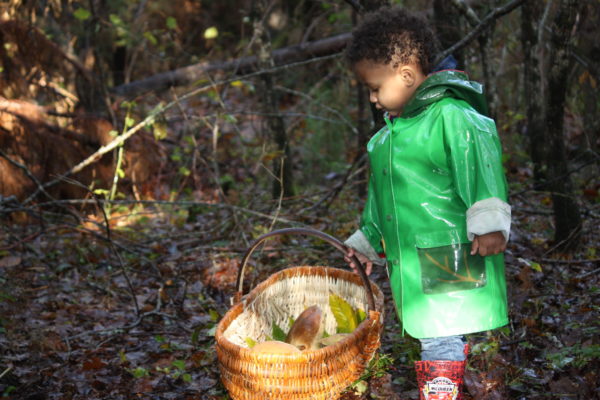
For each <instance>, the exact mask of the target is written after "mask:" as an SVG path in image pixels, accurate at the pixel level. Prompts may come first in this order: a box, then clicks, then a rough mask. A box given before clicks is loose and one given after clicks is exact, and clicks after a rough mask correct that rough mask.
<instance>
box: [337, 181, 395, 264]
mask: <svg viewBox="0 0 600 400" xmlns="http://www.w3.org/2000/svg"><path fill="white" fill-rule="evenodd" d="M372 182H373V179H372V177H371V179H369V191H368V195H367V202H366V204H365V208H364V210H363V213H362V218H361V223H360V229H358V230H357V231H356V232H354V234H352V236H350V237H349V238H348V239H347V240H346V241H345V244H346V245H347V246H350V247H352V248H354V249H356V250H358V251H360V252H361V253H363V254H364V255H365V256H367V258H369V259H370V260H371V261H372V262H373V263H375V264H378V265H383V264H385V258H383V254H384V249H383V246H382V244H381V240H382V236H381V230H380V229H379V215H378V213H377V206H376V204H375V194H374V190H373V183H372Z"/></svg>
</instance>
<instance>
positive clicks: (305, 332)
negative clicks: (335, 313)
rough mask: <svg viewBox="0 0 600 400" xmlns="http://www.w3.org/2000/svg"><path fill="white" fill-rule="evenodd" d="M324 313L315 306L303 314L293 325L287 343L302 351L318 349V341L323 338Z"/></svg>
mask: <svg viewBox="0 0 600 400" xmlns="http://www.w3.org/2000/svg"><path fill="white" fill-rule="evenodd" d="M323 322H324V321H323V311H321V309H320V308H319V307H318V306H316V305H314V306H311V307H308V308H307V309H306V310H304V311H303V312H302V314H300V315H299V316H298V318H297V319H296V321H295V322H294V323H293V325H292V327H291V328H290V331H289V333H288V334H287V337H286V339H285V341H286V342H287V343H289V344H292V345H294V346H296V347H298V348H299V349H300V350H314V349H318V348H319V346H318V344H317V342H318V340H319V339H320V338H321V337H322V336H323V329H324V324H323Z"/></svg>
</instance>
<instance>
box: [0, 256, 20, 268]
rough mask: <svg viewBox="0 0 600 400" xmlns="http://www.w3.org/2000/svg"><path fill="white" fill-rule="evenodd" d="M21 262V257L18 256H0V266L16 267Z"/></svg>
mask: <svg viewBox="0 0 600 400" xmlns="http://www.w3.org/2000/svg"><path fill="white" fill-rule="evenodd" d="M19 264H21V257H19V256H6V257H2V258H0V268H10V267H16V266H17V265H19Z"/></svg>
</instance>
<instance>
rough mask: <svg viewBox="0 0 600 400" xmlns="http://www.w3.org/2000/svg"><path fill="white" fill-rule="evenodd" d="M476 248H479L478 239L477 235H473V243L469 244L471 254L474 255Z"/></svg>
mask: <svg viewBox="0 0 600 400" xmlns="http://www.w3.org/2000/svg"><path fill="white" fill-rule="evenodd" d="M478 250H479V239H478V238H477V236H475V238H474V239H473V244H472V245H471V255H472V256H474V255H475V254H477V251H478Z"/></svg>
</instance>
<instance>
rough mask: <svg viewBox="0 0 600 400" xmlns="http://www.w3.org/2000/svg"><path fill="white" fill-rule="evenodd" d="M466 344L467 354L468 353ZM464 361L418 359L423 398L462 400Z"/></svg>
mask: <svg viewBox="0 0 600 400" xmlns="http://www.w3.org/2000/svg"><path fill="white" fill-rule="evenodd" d="M468 349H469V347H468V345H465V356H466V355H467V353H468ZM466 365H467V360H466V358H465V360H464V361H441V360H436V361H416V362H415V370H416V371H417V383H418V384H419V396H420V397H419V398H420V399H421V400H462V399H463V394H462V388H463V377H464V374H465V366H466Z"/></svg>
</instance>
